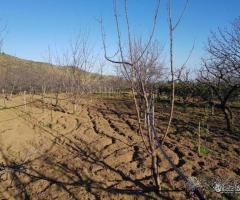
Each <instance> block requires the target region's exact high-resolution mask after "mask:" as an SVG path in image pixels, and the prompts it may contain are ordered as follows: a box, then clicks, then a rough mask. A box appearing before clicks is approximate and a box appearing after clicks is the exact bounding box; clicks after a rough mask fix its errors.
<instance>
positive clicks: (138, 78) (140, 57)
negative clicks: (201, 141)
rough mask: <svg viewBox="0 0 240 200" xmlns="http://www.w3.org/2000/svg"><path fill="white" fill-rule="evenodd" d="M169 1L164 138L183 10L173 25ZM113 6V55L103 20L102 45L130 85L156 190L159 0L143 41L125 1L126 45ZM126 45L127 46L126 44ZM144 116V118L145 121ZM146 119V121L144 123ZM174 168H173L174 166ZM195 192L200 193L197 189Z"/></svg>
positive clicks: (157, 176)
mask: <svg viewBox="0 0 240 200" xmlns="http://www.w3.org/2000/svg"><path fill="white" fill-rule="evenodd" d="M170 2H171V1H170V0H169V9H168V11H169V34H170V67H171V74H172V103H171V114H170V119H169V123H168V127H167V130H166V133H165V134H164V137H163V140H162V142H163V141H164V139H165V138H166V136H167V133H168V131H169V127H170V125H171V120H172V117H173V106H174V94H175V92H174V90H175V85H174V82H175V80H174V79H175V78H174V68H173V32H174V30H175V29H176V27H177V26H178V24H179V23H180V21H181V18H182V16H183V13H184V11H185V8H186V6H185V8H184V10H183V12H182V14H181V16H180V17H179V20H178V21H177V23H176V24H173V23H172V14H171V4H170ZM113 7H114V18H115V24H116V29H117V38H118V43H117V45H118V49H117V51H116V52H117V53H116V54H115V55H114V56H113V57H109V56H108V54H107V48H106V42H105V32H104V28H103V23H102V20H100V23H101V31H102V40H103V47H104V52H105V58H106V60H108V61H109V62H111V63H114V64H116V65H120V66H121V69H122V73H123V76H124V77H125V78H126V79H127V80H128V81H129V83H130V87H131V90H132V96H133V99H134V103H135V109H136V113H137V119H138V132H139V134H140V135H141V137H142V140H143V143H144V145H145V148H146V150H147V152H148V153H149V155H150V156H151V158H152V175H153V178H154V181H155V185H156V187H157V191H159V190H160V186H161V182H160V177H159V173H158V165H159V160H158V153H159V151H158V150H159V149H160V150H162V151H164V150H163V148H162V147H161V145H162V144H161V143H160V142H159V139H158V138H159V137H158V134H157V132H156V129H155V102H154V101H155V88H154V85H155V84H154V83H155V82H156V80H158V78H159V75H161V73H159V72H161V69H162V65H161V62H160V54H159V53H160V52H159V49H158V47H159V46H158V45H157V44H156V42H154V41H153V35H154V32H155V29H156V24H157V18H158V13H159V7H160V1H159V0H158V1H157V6H156V10H155V14H154V18H153V26H152V30H151V33H150V36H149V38H148V40H147V41H146V42H143V41H142V40H141V39H137V38H136V37H133V35H132V32H131V27H130V22H129V17H128V3H127V0H125V21H126V27H127V39H128V40H127V42H126V43H127V45H125V46H124V42H123V39H122V35H121V29H120V24H119V16H118V13H117V5H116V0H114V1H113ZM126 46H127V47H126ZM144 118H145V120H144ZM144 121H145V124H144ZM163 154H164V155H165V156H166V157H167V159H168V160H169V162H170V163H171V164H172V165H174V164H173V162H172V161H171V159H170V158H169V157H168V156H167V155H166V154H165V152H163ZM174 169H176V167H174ZM176 171H177V172H179V174H180V175H181V176H183V177H184V179H185V180H187V178H186V176H184V174H183V173H182V172H181V171H180V170H179V169H176ZM195 192H196V193H198V194H199V196H200V197H202V196H201V193H200V192H199V190H198V189H197V188H196V191H195Z"/></svg>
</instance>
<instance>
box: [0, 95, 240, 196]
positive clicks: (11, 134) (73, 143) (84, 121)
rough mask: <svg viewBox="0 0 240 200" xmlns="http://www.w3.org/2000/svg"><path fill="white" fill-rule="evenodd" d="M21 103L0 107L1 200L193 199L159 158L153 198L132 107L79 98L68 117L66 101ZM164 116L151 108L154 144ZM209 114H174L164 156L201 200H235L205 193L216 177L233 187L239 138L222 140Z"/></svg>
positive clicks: (161, 109)
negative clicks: (196, 188)
mask: <svg viewBox="0 0 240 200" xmlns="http://www.w3.org/2000/svg"><path fill="white" fill-rule="evenodd" d="M1 101H2V99H1ZM27 102H29V103H28V104H26V105H24V106H23V105H22V104H23V97H22V96H21V95H17V96H13V98H12V99H9V100H6V102H5V103H6V107H3V106H2V107H0V143H1V145H0V199H1V200H3V199H46V200H47V199H49V200H50V199H191V198H192V199H194V197H193V196H192V194H191V191H189V192H187V191H186V190H185V188H186V184H187V183H185V182H184V181H183V180H182V179H181V178H180V177H179V175H178V174H177V173H176V172H175V170H174V169H173V168H172V166H171V165H170V164H169V162H168V161H167V160H166V159H165V157H164V156H163V155H161V154H159V173H160V178H161V181H162V185H161V192H160V193H159V195H156V194H155V193H154V190H155V188H154V181H153V178H152V176H151V168H150V167H151V158H150V156H149V155H148V154H147V152H146V150H145V148H144V144H143V142H142V139H141V136H140V135H138V134H137V129H138V127H137V119H136V116H135V111H134V104H133V102H132V100H131V99H129V98H126V97H104V98H101V97H100V96H94V95H91V96H84V97H81V99H80V100H79V104H78V106H77V110H76V112H75V113H73V105H72V104H71V101H69V99H68V98H67V97H66V96H65V95H61V100H60V101H59V105H58V106H53V104H51V103H50V100H49V99H48V101H46V102H45V104H44V106H43V103H42V101H41V97H40V96H37V95H35V96H34V98H33V99H32V98H31V97H30V96H28V97H27ZM2 104H3V103H2V102H1V105H2ZM169 109H170V108H169V105H168V104H167V103H166V102H165V103H164V102H158V105H157V107H156V126H157V131H158V133H159V137H161V136H162V135H163V132H164V131H165V129H166V126H167V122H168V121H167V120H168V117H169ZM215 112H216V113H215V115H214V116H210V114H209V113H208V111H206V109H203V108H199V107H188V108H182V107H180V106H177V107H176V111H175V115H174V119H173V124H172V127H171V131H170V134H169V136H168V138H167V140H166V142H165V145H164V151H165V152H166V154H167V155H168V156H169V157H170V158H171V160H172V161H173V163H174V164H175V166H176V167H177V168H178V169H180V170H182V171H183V172H184V173H185V175H187V176H188V177H192V178H194V177H195V179H194V180H198V181H199V183H200V185H201V187H202V189H203V191H204V193H205V195H206V196H207V198H208V199H223V198H225V199H234V198H235V199H237V198H239V197H238V196H237V195H236V194H235V195H233V194H231V193H229V194H223V193H217V192H215V191H214V188H212V187H213V186H214V185H211V180H215V179H216V177H218V178H221V179H222V180H239V179H240V162H239V156H240V148H239V147H240V141H239V136H237V135H233V134H230V133H228V132H227V131H226V130H225V129H224V123H223V120H224V119H223V115H222V114H221V111H218V110H216V111H215ZM236 113H237V114H236V121H237V120H240V118H239V111H236ZM238 118H239V119H238ZM199 121H201V122H202V127H201V128H202V135H201V150H202V153H201V155H199V154H198V151H197V145H198V144H197V142H198V134H197V131H198V123H199Z"/></svg>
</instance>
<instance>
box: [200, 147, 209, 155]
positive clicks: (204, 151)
mask: <svg viewBox="0 0 240 200" xmlns="http://www.w3.org/2000/svg"><path fill="white" fill-rule="evenodd" d="M208 153H209V149H208V148H207V147H205V146H201V147H200V154H202V155H207V154H208Z"/></svg>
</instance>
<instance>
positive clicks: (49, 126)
mask: <svg viewBox="0 0 240 200" xmlns="http://www.w3.org/2000/svg"><path fill="white" fill-rule="evenodd" d="M45 126H46V127H48V128H50V129H52V127H53V125H52V123H47V124H45Z"/></svg>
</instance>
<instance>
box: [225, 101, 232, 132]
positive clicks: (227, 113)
mask: <svg viewBox="0 0 240 200" xmlns="http://www.w3.org/2000/svg"><path fill="white" fill-rule="evenodd" d="M222 110H223V113H224V116H225V119H226V122H227V130H229V131H232V125H233V121H232V112H231V110H230V108H228V107H227V106H225V105H223V106H222Z"/></svg>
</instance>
